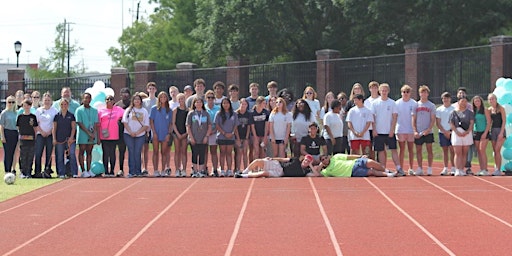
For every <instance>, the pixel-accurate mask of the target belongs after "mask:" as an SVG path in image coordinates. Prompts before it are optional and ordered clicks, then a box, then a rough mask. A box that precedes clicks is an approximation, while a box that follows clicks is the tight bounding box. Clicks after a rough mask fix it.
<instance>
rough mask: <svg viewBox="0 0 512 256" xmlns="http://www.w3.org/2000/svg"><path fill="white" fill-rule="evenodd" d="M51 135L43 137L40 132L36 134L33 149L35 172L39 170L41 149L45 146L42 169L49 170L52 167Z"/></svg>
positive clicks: (41, 155) (41, 156)
mask: <svg viewBox="0 0 512 256" xmlns="http://www.w3.org/2000/svg"><path fill="white" fill-rule="evenodd" d="M52 141H53V137H52V135H49V136H48V137H46V138H45V137H43V136H42V135H41V134H38V135H37V136H36V149H35V156H36V159H35V168H34V172H35V173H40V172H41V162H42V158H43V150H44V149H45V148H46V161H45V163H44V170H45V171H46V170H49V169H51V168H52V151H53V143H52Z"/></svg>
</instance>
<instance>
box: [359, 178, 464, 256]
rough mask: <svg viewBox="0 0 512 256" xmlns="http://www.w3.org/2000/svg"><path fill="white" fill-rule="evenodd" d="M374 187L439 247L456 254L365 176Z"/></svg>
mask: <svg viewBox="0 0 512 256" xmlns="http://www.w3.org/2000/svg"><path fill="white" fill-rule="evenodd" d="M364 179H365V180H366V181H367V182H368V183H370V185H372V187H374V188H375V189H376V190H377V191H378V192H379V193H380V194H381V195H382V196H383V197H384V198H386V200H388V202H389V203H391V204H392V205H393V206H394V207H395V208H396V209H397V210H398V211H399V212H400V213H402V214H403V215H404V216H405V217H407V218H408V219H409V220H410V221H411V222H412V223H414V225H416V226H417V227H418V228H419V229H420V230H421V231H423V233H425V234H426V235H427V236H428V237H430V239H432V240H433V241H434V242H435V243H436V244H437V245H438V246H439V247H441V248H442V249H443V250H444V251H445V252H446V253H448V255H455V253H454V252H452V251H451V250H450V249H448V247H446V246H445V245H444V244H443V243H441V241H439V239H437V237H435V236H434V235H433V234H432V233H430V232H429V231H428V230H427V229H426V228H425V227H424V226H423V225H421V224H420V223H419V222H418V221H417V220H416V219H414V218H413V217H412V216H411V215H409V214H408V213H407V212H406V211H404V209H402V208H401V207H400V206H398V205H397V204H396V203H395V202H394V201H393V200H392V199H391V198H389V197H388V196H387V195H386V194H385V193H384V191H382V190H380V188H378V187H377V185H375V184H373V182H371V181H370V180H369V179H368V178H364Z"/></svg>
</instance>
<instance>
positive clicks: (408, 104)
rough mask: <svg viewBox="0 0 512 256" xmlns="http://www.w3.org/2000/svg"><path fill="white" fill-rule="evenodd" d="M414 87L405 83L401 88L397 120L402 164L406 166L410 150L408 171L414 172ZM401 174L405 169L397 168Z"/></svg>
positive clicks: (397, 103)
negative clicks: (406, 154) (405, 161)
mask: <svg viewBox="0 0 512 256" xmlns="http://www.w3.org/2000/svg"><path fill="white" fill-rule="evenodd" d="M411 91H412V88H411V87H410V86H409V85H406V84H405V85H403V86H402V88H400V93H401V94H402V98H400V99H398V100H397V101H396V103H395V104H396V108H397V111H398V115H397V121H396V129H395V132H396V139H397V140H398V148H399V149H400V152H399V153H398V157H399V159H400V160H399V162H400V166H402V167H403V166H404V160H405V151H407V152H408V160H409V170H408V173H409V174H411V175H413V174H414V130H413V128H412V122H411V117H412V113H413V111H414V109H415V108H416V105H417V103H416V101H415V100H413V99H412V98H411ZM397 172H398V174H399V175H402V174H405V172H404V171H403V169H400V170H397Z"/></svg>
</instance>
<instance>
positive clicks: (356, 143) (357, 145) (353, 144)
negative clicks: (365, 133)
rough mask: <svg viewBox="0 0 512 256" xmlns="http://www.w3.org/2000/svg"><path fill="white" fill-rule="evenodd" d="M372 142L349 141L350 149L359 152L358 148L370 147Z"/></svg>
mask: <svg viewBox="0 0 512 256" xmlns="http://www.w3.org/2000/svg"><path fill="white" fill-rule="evenodd" d="M371 145H372V142H371V141H369V140H351V141H350V148H352V149H357V150H359V149H360V148H363V149H364V148H366V147H370V146H371Z"/></svg>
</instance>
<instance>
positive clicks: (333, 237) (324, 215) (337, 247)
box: [308, 177, 343, 256]
mask: <svg viewBox="0 0 512 256" xmlns="http://www.w3.org/2000/svg"><path fill="white" fill-rule="evenodd" d="M308 180H309V184H311V188H312V189H313V194H315V199H316V204H317V205H318V208H319V209H320V213H321V214H322V218H323V219H324V222H325V226H326V227H327V230H328V231H329V237H330V238H331V243H332V245H333V246H334V251H336V255H338V256H342V255H343V253H342V252H341V248H340V244H339V243H338V239H337V238H336V234H334V229H333V228H332V225H331V222H330V221H329V217H327V213H325V210H324V206H323V205H322V201H320V196H318V191H317V190H316V187H315V184H314V183H313V180H312V179H311V177H308Z"/></svg>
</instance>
